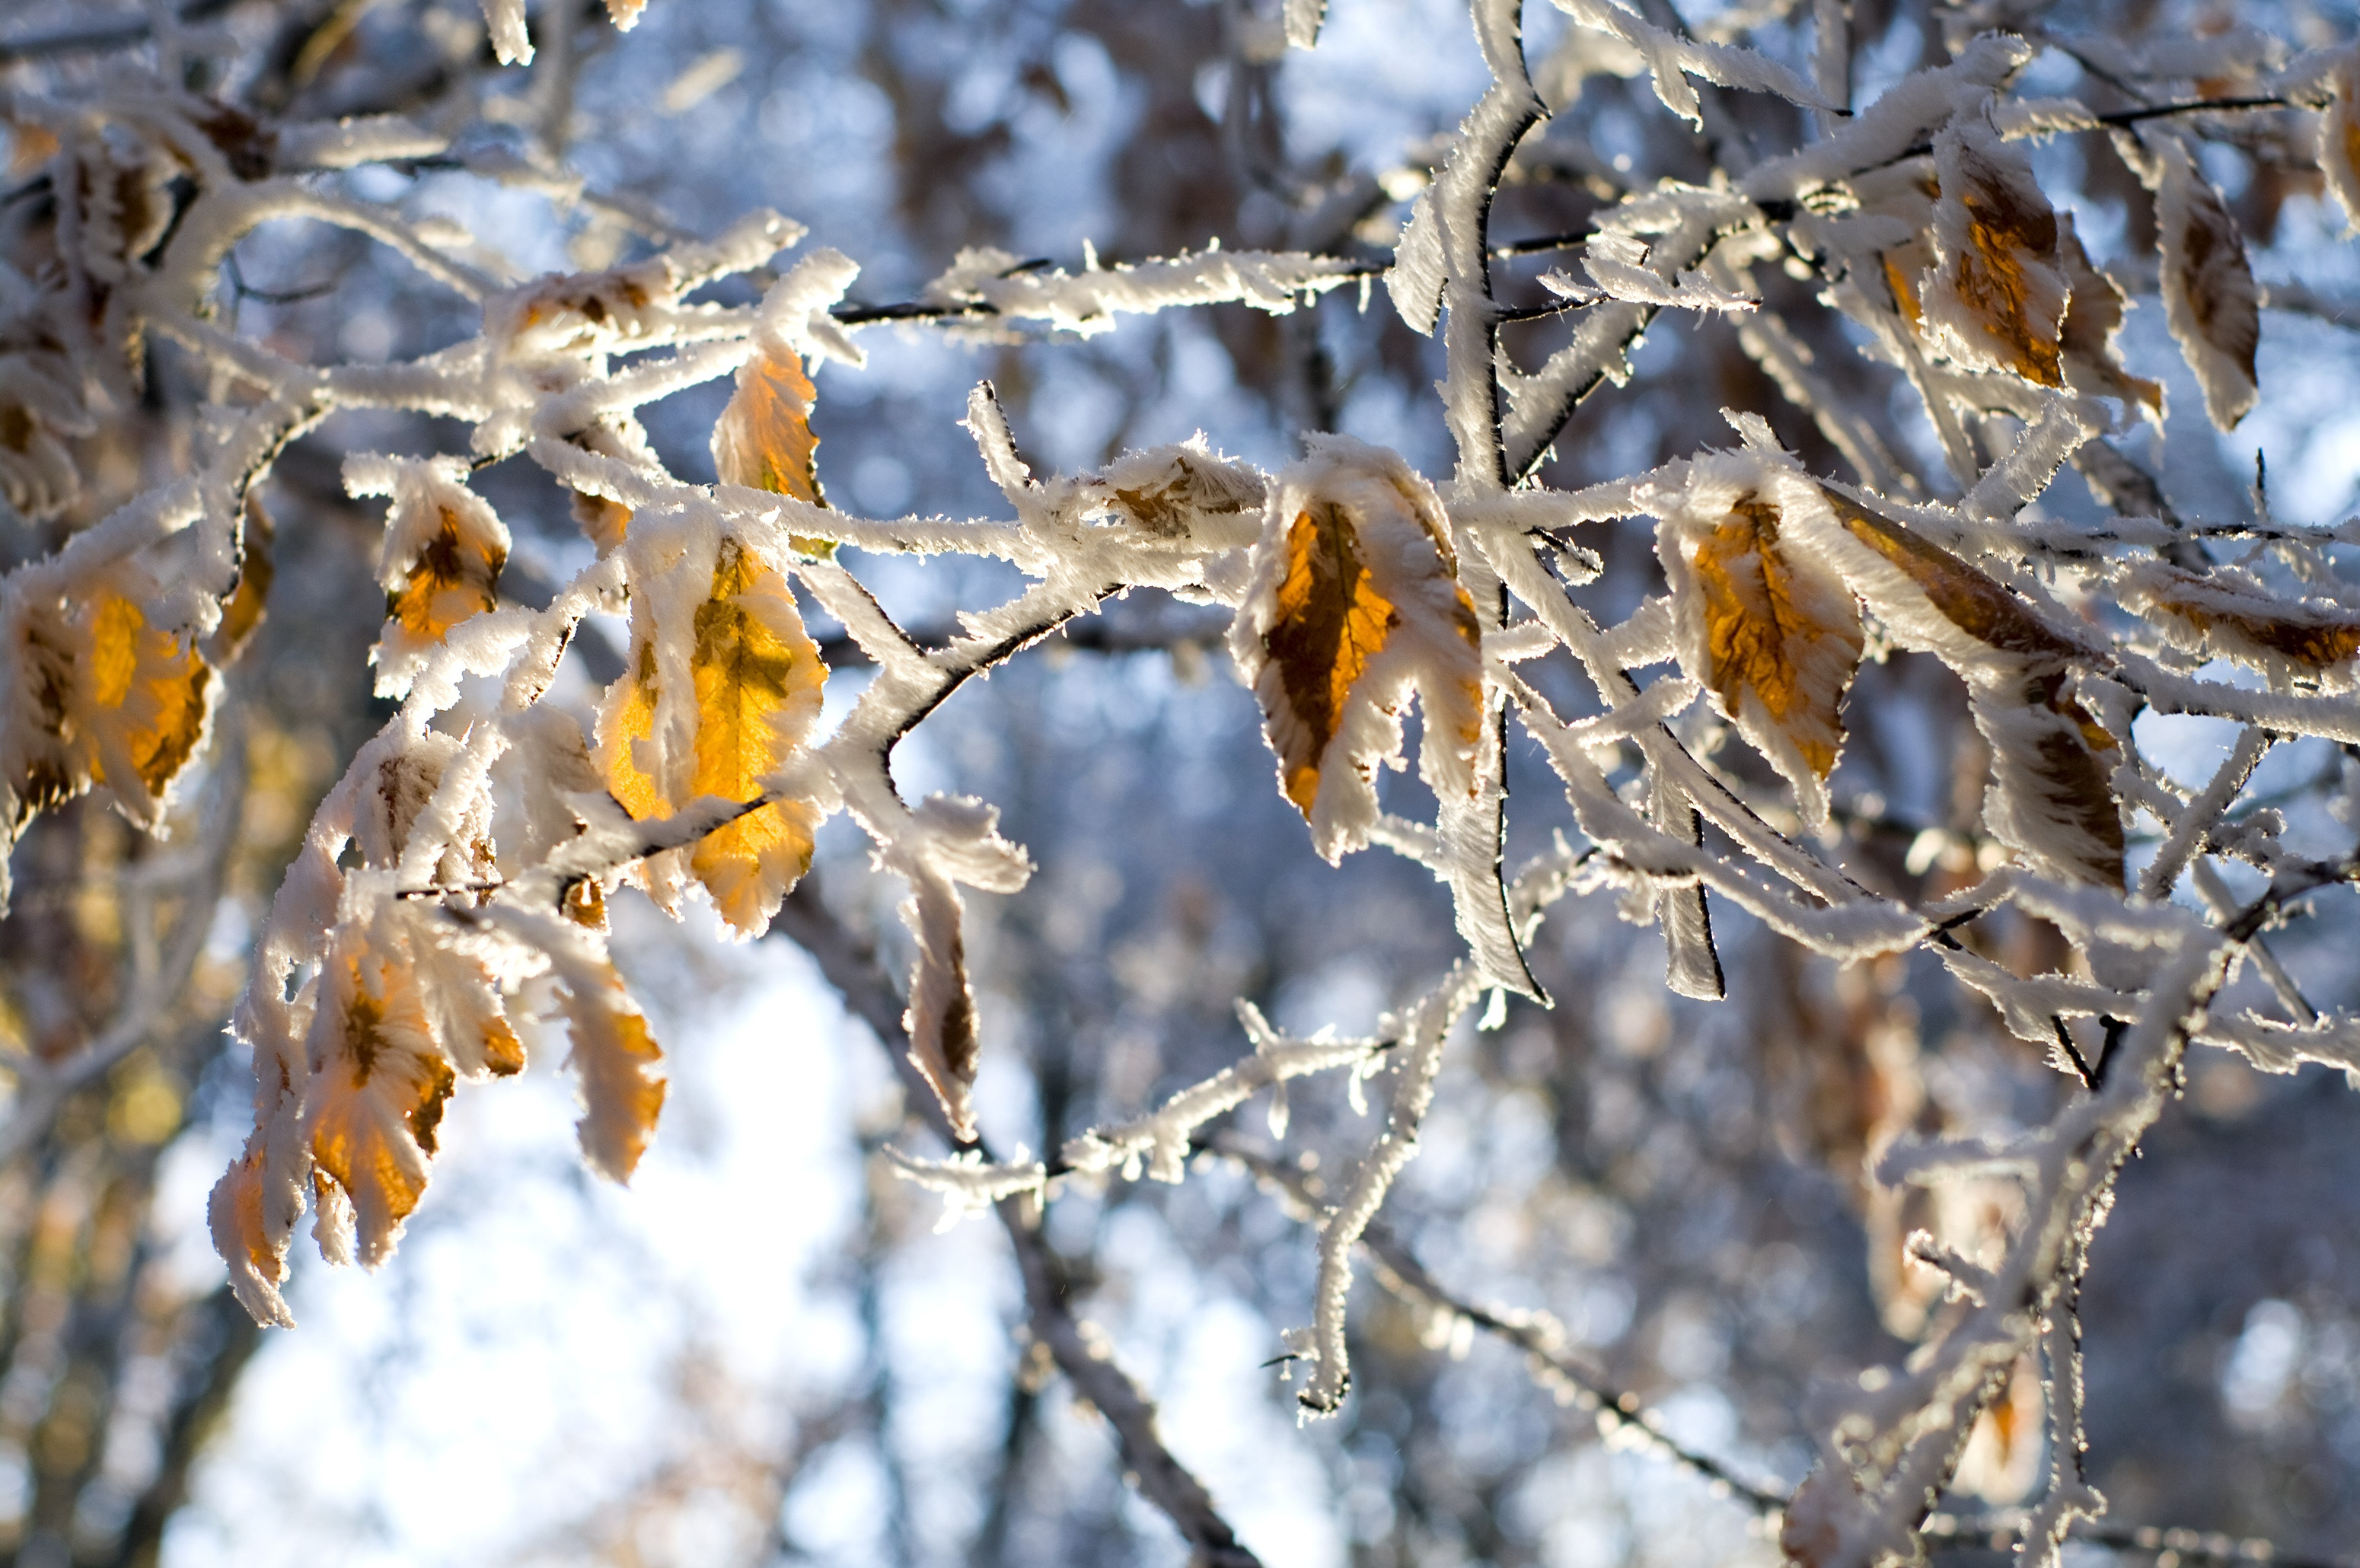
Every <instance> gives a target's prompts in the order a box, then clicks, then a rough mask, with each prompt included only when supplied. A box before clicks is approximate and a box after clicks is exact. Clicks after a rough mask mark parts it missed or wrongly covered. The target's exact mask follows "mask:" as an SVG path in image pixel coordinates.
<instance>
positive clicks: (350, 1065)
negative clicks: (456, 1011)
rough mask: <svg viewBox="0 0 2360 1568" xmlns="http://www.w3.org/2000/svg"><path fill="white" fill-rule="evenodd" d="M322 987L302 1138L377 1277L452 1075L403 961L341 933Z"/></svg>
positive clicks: (310, 1043)
mask: <svg viewBox="0 0 2360 1568" xmlns="http://www.w3.org/2000/svg"><path fill="white" fill-rule="evenodd" d="M319 985H320V996H319V999H318V1002H317V1004H316V1007H315V1010H314V1012H313V1014H312V1018H311V1032H310V1036H309V1039H308V1040H307V1042H306V1051H307V1054H308V1056H309V1059H310V1062H311V1079H310V1082H309V1083H308V1084H307V1085H306V1092H305V1095H304V1109H303V1130H304V1138H305V1141H306V1143H307V1144H308V1145H309V1147H310V1149H311V1159H312V1161H313V1163H314V1165H315V1166H316V1168H317V1171H318V1172H319V1177H320V1179H321V1180H322V1181H326V1182H333V1183H334V1184H335V1186H336V1188H337V1189H338V1190H339V1191H340V1192H341V1193H342V1194H343V1197H344V1201H345V1202H346V1203H349V1204H350V1205H351V1208H352V1213H353V1217H354V1222H355V1239H356V1240H357V1243H358V1255H359V1258H360V1261H361V1262H362V1263H363V1264H365V1265H366V1266H367V1267H369V1268H372V1269H373V1268H375V1267H377V1265H378V1264H380V1263H382V1262H384V1261H385V1260H386V1258H389V1257H391V1256H392V1254H393V1248H394V1244H395V1242H396V1241H398V1240H399V1237H400V1235H401V1228H402V1225H403V1224H404V1223H405V1222H406V1221H408V1219H409V1218H410V1214H411V1212H412V1211H414V1210H415V1209H416V1208H417V1207H418V1201H419V1199H420V1198H421V1196H422V1195H423V1194H424V1193H425V1191H426V1178H427V1172H428V1169H429V1167H430V1166H431V1164H432V1160H433V1156H434V1151H435V1147H436V1138H435V1132H436V1128H437V1127H439V1126H440V1125H441V1123H442V1120H443V1105H445V1103H446V1102H448V1101H449V1099H450V1098H451V1092H452V1089H453V1086H454V1085H455V1084H456V1083H457V1082H458V1074H457V1073H455V1072H454V1071H453V1069H452V1066H451V1063H450V1062H448V1061H447V1060H445V1059H444V1057H443V1052H442V1051H440V1050H439V1049H438V1048H437V1047H436V1045H435V1043H434V1038H433V1029H432V1024H431V1023H430V1022H429V1021H428V1018H427V1016H426V1008H425V997H424V996H423V993H422V991H421V985H420V982H419V978H418V975H417V973H416V970H415V969H414V967H413V966H412V965H411V964H409V963H408V962H407V955H406V954H404V953H399V951H394V950H389V949H388V948H387V947H386V946H384V945H381V944H378V943H374V942H366V941H365V940H364V939H363V938H362V937H361V936H360V935H359V934H358V933H355V932H346V933H344V935H342V936H341V937H340V939H339V941H338V942H337V943H336V945H335V946H334V947H333V949H332V950H331V951H330V953H329V956H328V960H327V963H326V964H325V966H324V967H323V969H322V973H321V977H320V981H319ZM323 1198H324V1194H323ZM324 1208H325V1205H324V1203H323V1210H324ZM322 1244H323V1247H324V1246H325V1245H326V1238H325V1236H324V1235H323V1236H322Z"/></svg>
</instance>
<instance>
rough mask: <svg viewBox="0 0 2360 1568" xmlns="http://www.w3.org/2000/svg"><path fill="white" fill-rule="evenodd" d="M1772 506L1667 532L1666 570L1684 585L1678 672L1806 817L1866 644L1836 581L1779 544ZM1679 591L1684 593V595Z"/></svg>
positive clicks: (1815, 817) (1820, 799) (1814, 813)
mask: <svg viewBox="0 0 2360 1568" xmlns="http://www.w3.org/2000/svg"><path fill="white" fill-rule="evenodd" d="M1780 510H1781V509H1780V506H1779V505H1778V503H1776V502H1775V501H1773V500H1770V499H1768V498H1765V496H1764V495H1761V494H1759V493H1757V492H1751V491H1749V492H1748V493H1746V494H1745V495H1742V496H1740V497H1739V498H1738V500H1737V501H1736V502H1735V504H1734V505H1732V506H1731V507H1730V508H1729V510H1728V512H1727V513H1726V514H1725V515H1724V516H1723V517H1721V520H1720V521H1719V522H1718V523H1711V522H1709V521H1708V522H1688V521H1687V520H1685V519H1683V520H1682V521H1680V522H1677V523H1676V522H1673V521H1671V520H1670V519H1667V520H1666V539H1665V546H1664V554H1665V559H1666V566H1667V568H1668V567H1671V566H1672V565H1673V561H1674V557H1675V556H1676V555H1677V561H1678V564H1679V565H1680V566H1684V567H1686V568H1687V569H1688V572H1689V573H1692V574H1693V575H1692V580H1691V581H1692V583H1693V588H1692V593H1693V595H1694V596H1693V599H1692V600H1689V599H1688V598H1687V597H1686V596H1684V597H1683V602H1682V604H1681V609H1682V611H1683V612H1684V613H1683V615H1682V620H1683V623H1684V625H1683V629H1684V630H1686V631H1687V632H1688V638H1687V641H1688V645H1689V646H1688V648H1687V649H1686V650H1685V658H1684V662H1686V663H1688V665H1689V666H1690V673H1691V674H1692V675H1694V676H1695V677H1696V678H1697V679H1698V680H1699V681H1700V682H1701V683H1702V684H1703V685H1705V686H1706V687H1707V688H1708V689H1710V691H1712V693H1713V695H1714V697H1715V698H1716V699H1717V701H1718V702H1719V705H1720V707H1721V712H1723V713H1727V714H1728V715H1729V716H1730V717H1731V719H1732V720H1733V721H1735V723H1736V724H1737V726H1738V728H1739V730H1740V731H1741V732H1742V733H1743V735H1745V738H1746V739H1747V740H1748V741H1749V742H1751V743H1752V744H1753V745H1754V747H1755V748H1756V749H1757V750H1759V751H1760V752H1761V753H1762V754H1763V755H1764V756H1765V757H1768V758H1769V759H1770V760H1771V762H1772V763H1773V764H1774V765H1775V767H1776V768H1778V770H1779V772H1780V773H1782V774H1784V775H1786V779H1787V780H1788V782H1790V783H1791V784H1793V785H1794V787H1795V792H1796V797H1797V800H1798V801H1799V802H1800V803H1801V804H1802V807H1803V811H1804V815H1805V816H1806V817H1807V818H1809V819H1810V820H1812V821H1814V822H1816V821H1819V820H1820V819H1822V818H1823V817H1824V816H1825V814H1826V795H1825V791H1824V790H1823V789H1821V788H1820V786H1821V784H1822V782H1823V781H1824V780H1825V779H1826V778H1827V777H1828V775H1829V774H1830V773H1831V772H1833V771H1834V769H1835V765H1836V758H1837V757H1838V755H1839V754H1840V753H1841V751H1842V749H1843V739H1844V729H1843V721H1842V718H1841V711H1842V707H1843V700H1844V693H1845V691H1847V690H1848V689H1849V688H1850V686H1851V685H1852V671H1853V670H1855V669H1856V668H1857V667H1858V666H1859V663H1860V656H1861V649H1862V647H1863V642H1864V638H1863V634H1862V630H1861V623H1860V611H1859V609H1858V607H1857V606H1856V605H1855V604H1854V603H1853V601H1852V593H1851V591H1850V590H1849V589H1847V588H1846V587H1845V586H1844V583H1843V580H1842V579H1841V577H1839V576H1837V575H1836V574H1835V572H1832V571H1831V570H1830V569H1829V568H1828V567H1827V566H1826V565H1825V564H1823V563H1822V562H1821V561H1819V558H1818V557H1816V556H1815V555H1813V554H1812V553H1810V552H1809V551H1808V550H1797V549H1795V548H1794V547H1793V545H1792V544H1791V543H1786V544H1782V543H1781V540H1780V537H1779V524H1780ZM1679 586H1682V587H1686V586H1688V584H1680V585H1679Z"/></svg>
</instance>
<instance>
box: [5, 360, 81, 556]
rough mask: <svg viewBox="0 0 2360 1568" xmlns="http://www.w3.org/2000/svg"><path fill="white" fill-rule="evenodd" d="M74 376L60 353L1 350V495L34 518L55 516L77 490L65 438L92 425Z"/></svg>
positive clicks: (76, 434)
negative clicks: (9, 351) (3, 352)
mask: <svg viewBox="0 0 2360 1568" xmlns="http://www.w3.org/2000/svg"><path fill="white" fill-rule="evenodd" d="M79 379H80V378H79V377H78V376H76V374H75V372H74V369H73V366H72V365H71V362H70V361H68V359H67V358H66V356H65V355H64V354H58V353H54V352H48V351H38V350H33V351H22V352H17V353H13V354H0V497H5V498H6V500H7V502H8V505H10V506H14V507H15V508H16V510H17V511H19V512H22V513H23V514H24V515H25V516H26V517H27V518H30V519H31V520H33V521H35V522H43V521H47V520H48V519H49V518H50V517H56V516H57V515H58V514H59V513H60V512H62V511H64V510H65V509H66V508H67V507H68V506H71V505H72V504H73V502H74V498H75V497H76V496H77V495H80V494H81V493H82V479H81V476H80V474H78V473H77V472H76V471H75V468H74V460H73V453H72V452H71V450H70V449H69V448H68V447H67V445H66V442H67V441H69V440H71V439H72V438H73V437H75V436H81V435H88V434H89V433H90V432H91V431H92V430H94V429H95V428H96V424H95V421H93V419H91V417H90V415H89V413H88V412H87V411H86V410H85V409H84V408H83V406H82V397H81V396H80V394H79V392H78V391H77V390H76V387H77V384H78V382H79Z"/></svg>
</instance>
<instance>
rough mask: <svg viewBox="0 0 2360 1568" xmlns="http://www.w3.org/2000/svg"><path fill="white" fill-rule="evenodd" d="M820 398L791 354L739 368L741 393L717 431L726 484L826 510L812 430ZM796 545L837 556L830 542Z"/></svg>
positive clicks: (719, 468) (717, 464)
mask: <svg viewBox="0 0 2360 1568" xmlns="http://www.w3.org/2000/svg"><path fill="white" fill-rule="evenodd" d="M818 396H819V394H818V392H817V391H816V390H815V389H814V387H813V386H812V384H811V377H810V376H805V375H804V374H803V365H802V363H801V362H800V361H798V360H797V359H796V358H795V356H794V355H792V354H788V355H786V356H785V357H783V358H772V357H771V356H770V355H769V354H758V355H757V356H756V357H755V358H753V359H750V360H748V361H747V362H746V363H745V364H744V365H739V366H738V367H737V390H736V391H735V392H733V393H731V394H730V397H729V405H728V407H727V408H724V409H722V410H721V418H720V419H719V420H718V421H717V422H716V424H715V425H714V427H713V469H714V472H715V473H716V474H718V475H719V476H720V479H721V483H723V484H724V485H745V486H746V487H747V488H748V489H749V490H768V491H770V492H771V493H772V494H773V495H792V496H793V497H794V498H795V499H796V500H798V501H808V502H810V503H811V504H812V505H813V506H826V505H827V497H826V496H825V495H822V494H821V493H820V487H819V467H818V463H817V453H818V451H819V438H818V437H817V436H815V435H814V434H812V428H811V415H812V405H813V403H814V401H815V400H816V399H817V397H818ZM791 542H792V544H793V545H794V547H795V548H796V549H797V550H802V551H803V553H804V554H806V555H820V556H825V555H833V554H834V553H835V552H836V546H835V545H834V544H833V543H831V542H829V541H828V540H825V539H803V538H801V537H793V538H792V540H791Z"/></svg>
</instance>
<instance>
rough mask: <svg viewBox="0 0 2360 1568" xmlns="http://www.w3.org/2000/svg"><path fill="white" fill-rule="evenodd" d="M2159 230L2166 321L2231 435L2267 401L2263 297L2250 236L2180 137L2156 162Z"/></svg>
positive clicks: (2208, 405)
mask: <svg viewBox="0 0 2360 1568" xmlns="http://www.w3.org/2000/svg"><path fill="white" fill-rule="evenodd" d="M2153 163H2154V165H2155V169H2156V172H2157V174H2158V180H2157V181H2156V182H2155V183H2156V223H2157V226H2158V228H2159V229H2160V230H2161V232H2162V236H2163V316H2164V320H2165V321H2167V322H2168V323H2169V325H2170V327H2171V335H2172V336H2173V337H2174V338H2175V339H2177V340H2179V343H2180V353H2181V354H2183V355H2184V356H2185V357H2186V358H2187V360H2188V367H2189V368H2190V369H2191V370H2193V371H2194V372H2196V380H2197V384H2198V385H2199V386H2201V387H2203V388H2204V409H2205V412H2207V413H2208V414H2210V415H2212V422H2213V424H2215V425H2216V426H2218V427H2219V428H2221V429H2222V430H2228V429H2230V428H2231V427H2232V426H2234V425H2235V424H2236V422H2237V421H2238V420H2240V419H2244V418H2245V412H2246V410H2247V409H2249V408H2252V407H2253V406H2254V401H2255V399H2256V397H2259V396H2260V392H2259V390H2258V389H2257V388H2256V385H2255V380H2254V354H2255V352H2256V350H2257V349H2258V348H2259V347H2260V346H2261V341H2262V313H2261V297H2260V294H2259V293H2258V292H2257V291H2256V289H2255V287H2254V272H2253V268H2252V267H2250V266H2248V265H2247V263H2246V260H2245V236H2244V235H2243V234H2239V233H2238V230H2237V220H2236V219H2234V218H2233V217H2231V216H2230V215H2229V209H2228V206H2227V204H2226V203H2224V202H2223V201H2222V200H2221V193H2220V192H2219V191H2215V190H2213V189H2212V182H2211V181H2210V180H2206V179H2205V178H2204V176H2203V174H2202V172H2201V171H2200V170H2199V169H2197V167H2196V162H2195V159H2194V158H2191V157H2190V155H2189V152H2188V148H2187V147H2186V145H2185V144H2183V143H2182V142H2181V141H2180V139H2179V138H2178V137H2177V136H2170V135H2168V134H2166V135H2162V136H2158V140H2157V143H2156V147H2155V158H2154V159H2153Z"/></svg>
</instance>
